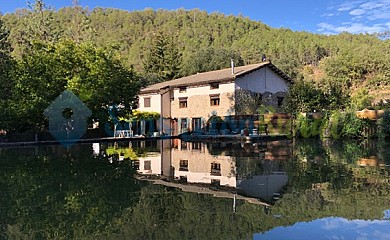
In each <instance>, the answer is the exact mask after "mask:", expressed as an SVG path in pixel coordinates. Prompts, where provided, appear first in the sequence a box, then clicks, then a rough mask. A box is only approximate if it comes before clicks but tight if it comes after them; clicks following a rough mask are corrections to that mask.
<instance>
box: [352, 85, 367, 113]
mask: <svg viewBox="0 0 390 240" xmlns="http://www.w3.org/2000/svg"><path fill="white" fill-rule="evenodd" d="M372 100H373V97H372V96H371V95H370V94H369V93H368V90H367V89H364V88H361V89H359V90H358V91H357V92H355V94H354V95H352V97H351V103H350V105H351V108H352V109H355V110H362V109H363V108H366V107H369V106H371V102H372Z"/></svg>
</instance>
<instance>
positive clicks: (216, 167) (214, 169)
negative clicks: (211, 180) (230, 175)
mask: <svg viewBox="0 0 390 240" xmlns="http://www.w3.org/2000/svg"><path fill="white" fill-rule="evenodd" d="M211 175H214V176H221V164H220V163H215V162H214V163H211Z"/></svg>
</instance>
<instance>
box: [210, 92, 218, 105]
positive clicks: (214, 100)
mask: <svg viewBox="0 0 390 240" xmlns="http://www.w3.org/2000/svg"><path fill="white" fill-rule="evenodd" d="M219 102H220V100H219V94H216V95H210V106H219Z"/></svg>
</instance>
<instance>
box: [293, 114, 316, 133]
mask: <svg viewBox="0 0 390 240" xmlns="http://www.w3.org/2000/svg"><path fill="white" fill-rule="evenodd" d="M321 126H322V119H314V118H312V117H309V116H304V115H302V114H300V115H299V116H298V117H297V119H296V126H295V127H296V130H295V131H296V133H297V134H298V135H297V136H298V137H303V138H310V137H316V136H319V135H320V129H321Z"/></svg>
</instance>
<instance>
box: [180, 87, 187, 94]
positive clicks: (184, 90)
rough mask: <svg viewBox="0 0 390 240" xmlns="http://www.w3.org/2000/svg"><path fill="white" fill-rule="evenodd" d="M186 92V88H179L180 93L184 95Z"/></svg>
mask: <svg viewBox="0 0 390 240" xmlns="http://www.w3.org/2000/svg"><path fill="white" fill-rule="evenodd" d="M186 91H187V87H179V92H180V93H185V92H186Z"/></svg>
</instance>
